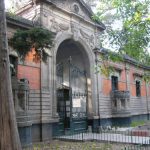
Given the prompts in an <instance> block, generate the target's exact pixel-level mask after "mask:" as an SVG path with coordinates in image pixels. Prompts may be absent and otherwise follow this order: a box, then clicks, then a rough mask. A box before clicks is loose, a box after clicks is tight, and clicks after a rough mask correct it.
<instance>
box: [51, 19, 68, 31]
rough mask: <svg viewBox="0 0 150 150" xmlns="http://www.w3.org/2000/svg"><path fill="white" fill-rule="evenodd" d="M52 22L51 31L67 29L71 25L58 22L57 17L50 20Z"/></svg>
mask: <svg viewBox="0 0 150 150" xmlns="http://www.w3.org/2000/svg"><path fill="white" fill-rule="evenodd" d="M50 21H51V22H52V24H51V31H54V32H60V31H67V30H69V25H68V24H64V23H58V22H57V21H56V20H55V18H53V19H51V20H50Z"/></svg>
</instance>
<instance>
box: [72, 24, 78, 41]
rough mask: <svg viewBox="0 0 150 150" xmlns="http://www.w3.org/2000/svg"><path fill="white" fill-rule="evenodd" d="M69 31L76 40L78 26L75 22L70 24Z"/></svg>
mask: <svg viewBox="0 0 150 150" xmlns="http://www.w3.org/2000/svg"><path fill="white" fill-rule="evenodd" d="M71 32H72V33H73V39H74V40H75V41H77V40H78V39H79V27H78V26H77V25H75V24H71Z"/></svg>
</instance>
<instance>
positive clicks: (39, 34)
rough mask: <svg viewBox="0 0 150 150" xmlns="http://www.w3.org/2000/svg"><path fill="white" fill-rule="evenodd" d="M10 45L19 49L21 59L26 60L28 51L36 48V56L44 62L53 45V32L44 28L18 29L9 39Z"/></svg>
mask: <svg viewBox="0 0 150 150" xmlns="http://www.w3.org/2000/svg"><path fill="white" fill-rule="evenodd" d="M9 42H10V45H11V46H12V47H13V48H14V49H15V50H16V51H17V53H18V55H19V57H20V59H22V60H24V59H25V57H26V55H27V54H28V52H30V51H31V50H32V48H34V49H35V52H36V56H35V57H37V58H39V59H42V60H43V61H44V62H45V61H46V59H47V56H48V53H47V51H46V50H45V49H47V48H48V49H49V48H50V47H51V45H52V33H51V32H50V31H48V30H46V29H42V28H38V27H37V28H31V29H29V30H17V31H16V33H15V34H14V35H13V37H12V38H11V39H10V40H9Z"/></svg>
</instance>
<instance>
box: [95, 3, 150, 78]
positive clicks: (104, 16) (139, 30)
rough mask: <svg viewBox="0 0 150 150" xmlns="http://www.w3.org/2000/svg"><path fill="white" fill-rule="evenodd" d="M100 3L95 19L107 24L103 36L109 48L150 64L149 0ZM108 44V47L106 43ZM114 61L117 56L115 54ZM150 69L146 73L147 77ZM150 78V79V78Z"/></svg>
mask: <svg viewBox="0 0 150 150" xmlns="http://www.w3.org/2000/svg"><path fill="white" fill-rule="evenodd" d="M99 2H100V5H99V8H98V10H97V14H96V15H94V16H93V19H95V20H100V21H102V22H104V24H105V25H106V28H107V29H106V31H105V32H104V34H103V36H102V37H101V41H102V43H103V45H104V47H105V45H109V49H111V50H112V51H113V52H115V53H117V54H118V56H120V55H122V56H123V55H128V56H130V57H131V58H134V59H135V60H136V61H137V62H138V63H137V67H139V65H140V64H142V65H147V66H150V52H149V51H148V49H150V7H149V6H150V0H136V1H131V0H105V1H102V0H99ZM107 48H108V47H107ZM110 58H112V61H116V59H118V58H117V57H116V56H115V57H110ZM149 75H150V71H149V72H147V73H146V76H145V75H144V80H146V81H148V79H149ZM149 81H150V80H149Z"/></svg>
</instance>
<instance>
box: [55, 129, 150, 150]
mask: <svg viewBox="0 0 150 150" xmlns="http://www.w3.org/2000/svg"><path fill="white" fill-rule="evenodd" d="M54 139H57V140H64V141H79V142H85V141H97V142H104V143H107V142H108V143H119V144H125V146H124V149H123V150H134V149H135V150H150V131H149V130H131V129H126V130H124V129H123V128H122V129H121V128H120V129H110V130H108V129H107V130H101V129H99V130H98V131H97V132H91V131H89V130H87V131H83V132H67V133H66V134H64V135H59V136H55V137H54ZM128 145H129V146H128ZM143 148H145V149H143Z"/></svg>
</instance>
